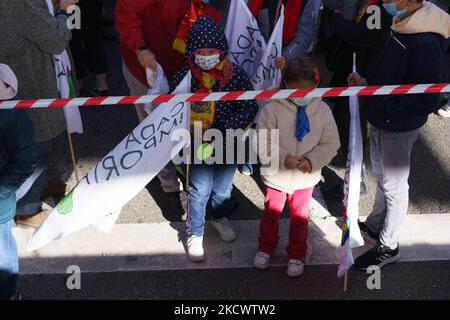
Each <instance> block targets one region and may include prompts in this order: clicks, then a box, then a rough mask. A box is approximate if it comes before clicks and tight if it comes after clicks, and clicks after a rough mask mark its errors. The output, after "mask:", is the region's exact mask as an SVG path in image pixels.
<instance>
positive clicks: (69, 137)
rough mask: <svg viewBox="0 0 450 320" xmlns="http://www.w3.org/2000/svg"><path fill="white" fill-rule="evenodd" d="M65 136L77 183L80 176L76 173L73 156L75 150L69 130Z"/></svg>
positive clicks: (76, 168)
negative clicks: (67, 140)
mask: <svg viewBox="0 0 450 320" xmlns="http://www.w3.org/2000/svg"><path fill="white" fill-rule="evenodd" d="M67 138H68V139H69V148H70V156H71V157H72V165H73V169H74V171H75V179H76V180H77V183H79V182H80V176H79V175H78V167H77V160H76V158H75V151H74V149H73V143H72V136H71V135H70V133H69V131H67Z"/></svg>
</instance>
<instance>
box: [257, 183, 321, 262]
mask: <svg viewBox="0 0 450 320" xmlns="http://www.w3.org/2000/svg"><path fill="white" fill-rule="evenodd" d="M313 190H314V187H312V188H308V189H302V190H297V191H295V192H294V193H293V194H287V193H286V192H282V191H279V190H276V189H272V188H270V187H268V186H265V189H264V196H265V211H264V215H263V217H262V219H261V225H260V235H259V251H262V252H264V253H267V254H269V255H272V254H273V253H274V252H275V249H276V247H277V244H278V241H279V237H278V226H279V222H280V217H281V214H282V212H283V208H284V204H285V202H286V197H287V199H288V202H289V207H290V211H291V227H290V230H289V245H288V246H287V248H286V250H287V252H288V256H289V259H297V260H302V261H305V258H306V252H307V251H308V244H307V241H306V240H307V239H308V210H309V205H310V203H311V198H312V193H313Z"/></svg>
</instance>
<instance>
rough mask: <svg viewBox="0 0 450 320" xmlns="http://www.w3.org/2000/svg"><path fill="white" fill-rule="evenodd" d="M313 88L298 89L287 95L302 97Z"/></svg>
mask: <svg viewBox="0 0 450 320" xmlns="http://www.w3.org/2000/svg"><path fill="white" fill-rule="evenodd" d="M313 91H314V89H298V90H296V91H295V92H294V93H291V94H290V95H289V98H304V97H305V96H306V95H307V94H308V93H310V92H313Z"/></svg>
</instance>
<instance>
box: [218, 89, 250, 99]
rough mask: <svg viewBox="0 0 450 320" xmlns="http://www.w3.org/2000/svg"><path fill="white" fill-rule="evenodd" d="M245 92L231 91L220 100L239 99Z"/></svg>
mask: <svg viewBox="0 0 450 320" xmlns="http://www.w3.org/2000/svg"><path fill="white" fill-rule="evenodd" d="M244 93H245V91H230V92H228V93H227V94H226V95H224V96H223V97H222V98H220V101H228V100H237V99H238V98H239V97H240V96H241V95H243V94H244Z"/></svg>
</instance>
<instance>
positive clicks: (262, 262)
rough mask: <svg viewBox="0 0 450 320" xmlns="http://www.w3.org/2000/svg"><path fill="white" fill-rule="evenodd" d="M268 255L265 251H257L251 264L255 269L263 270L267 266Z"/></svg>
mask: <svg viewBox="0 0 450 320" xmlns="http://www.w3.org/2000/svg"><path fill="white" fill-rule="evenodd" d="M269 262H270V255H268V254H267V253H264V252H261V251H258V253H257V254H256V256H255V258H254V259H253V265H254V266H255V268H256V269H260V270H265V269H267V267H268V266H269Z"/></svg>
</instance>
